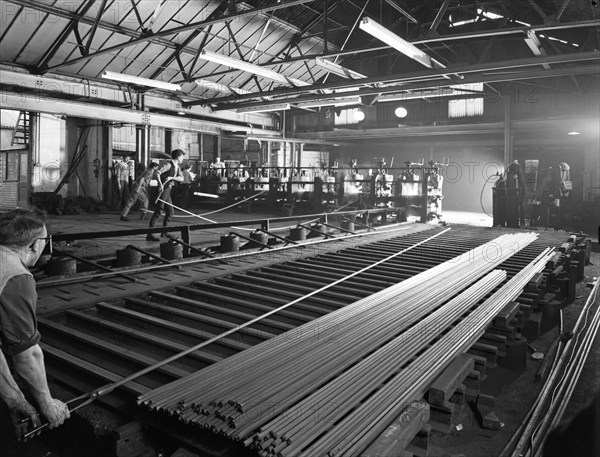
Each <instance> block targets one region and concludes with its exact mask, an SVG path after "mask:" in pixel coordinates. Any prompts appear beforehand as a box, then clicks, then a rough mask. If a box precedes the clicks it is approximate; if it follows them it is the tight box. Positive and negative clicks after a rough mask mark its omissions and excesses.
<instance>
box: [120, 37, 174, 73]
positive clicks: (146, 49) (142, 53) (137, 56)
mask: <svg viewBox="0 0 600 457" xmlns="http://www.w3.org/2000/svg"><path fill="white" fill-rule="evenodd" d="M163 50H164V48H163V47H162V46H158V45H155V44H152V43H151V42H146V43H140V44H138V45H135V46H132V48H131V51H130V48H125V49H122V50H121V51H120V52H119V54H118V55H117V57H116V58H115V60H114V61H113V62H111V63H110V65H109V68H108V69H109V70H112V71H118V72H120V73H127V74H129V75H135V76H141V74H142V72H143V71H144V70H145V69H146V68H147V67H148V65H151V64H152V63H153V61H154V59H156V57H157V56H158V55H160V54H161V53H162V52H163Z"/></svg>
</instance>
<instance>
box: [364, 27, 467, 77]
mask: <svg viewBox="0 0 600 457" xmlns="http://www.w3.org/2000/svg"><path fill="white" fill-rule="evenodd" d="M359 27H360V28H361V29H362V30H364V31H365V32H367V33H368V34H370V35H372V36H374V37H375V38H377V39H378V40H381V41H383V42H384V43H386V44H388V45H390V46H391V47H393V48H396V49H397V50H398V51H400V52H401V53H402V54H404V55H406V56H408V57H410V58H411V59H413V60H416V61H417V62H419V63H420V64H421V65H425V66H426V67H427V68H446V66H445V65H443V64H442V63H440V62H438V61H437V60H435V59H433V58H431V57H429V56H428V55H427V54H426V53H424V52H423V51H421V50H420V49H419V48H417V47H416V46H415V45H414V44H412V43H409V42H408V41H406V40H404V39H402V38H400V37H399V36H398V35H396V34H395V33H392V32H390V31H389V30H388V29H386V28H385V27H384V26H382V25H381V24H378V23H377V22H375V21H374V20H373V19H371V18H369V17H363V18H362V20H361V21H360V25H359ZM455 76H456V77H458V78H462V76H461V75H457V74H455ZM443 77H444V78H446V79H450V76H448V75H443Z"/></svg>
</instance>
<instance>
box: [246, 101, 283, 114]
mask: <svg viewBox="0 0 600 457" xmlns="http://www.w3.org/2000/svg"><path fill="white" fill-rule="evenodd" d="M288 109H290V104H289V103H279V104H275V105H262V106H247V107H245V108H238V109H237V110H236V112H238V113H268V112H270V111H285V110H288Z"/></svg>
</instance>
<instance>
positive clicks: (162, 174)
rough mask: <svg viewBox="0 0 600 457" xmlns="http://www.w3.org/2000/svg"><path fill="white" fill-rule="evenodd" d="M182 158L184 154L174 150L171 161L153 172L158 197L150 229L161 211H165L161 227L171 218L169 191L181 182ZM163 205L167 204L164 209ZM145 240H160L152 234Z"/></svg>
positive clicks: (171, 208) (171, 209)
mask: <svg viewBox="0 0 600 457" xmlns="http://www.w3.org/2000/svg"><path fill="white" fill-rule="evenodd" d="M184 156H185V152H183V151H182V150H181V149H175V150H174V151H173V152H171V160H170V161H168V162H167V163H166V164H165V165H163V166H162V167H160V168H159V169H158V170H154V177H155V178H156V179H157V180H158V186H159V187H158V190H159V195H158V198H157V199H156V208H155V209H154V214H152V218H151V219H150V227H154V226H155V225H156V221H157V220H158V218H159V217H160V215H161V212H162V210H163V209H164V210H165V217H164V219H163V227H166V226H167V225H168V224H169V221H170V220H171V218H172V217H173V213H174V211H173V206H172V201H171V190H172V189H173V186H174V185H175V183H176V182H178V183H181V182H183V174H182V173H181V168H180V165H181V162H183V157H184ZM165 203H166V204H167V206H166V207H165ZM146 240H148V241H160V238H158V237H157V236H156V235H154V234H152V233H149V234H148V236H147V237H146Z"/></svg>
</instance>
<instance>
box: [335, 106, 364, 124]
mask: <svg viewBox="0 0 600 457" xmlns="http://www.w3.org/2000/svg"><path fill="white" fill-rule="evenodd" d="M358 111H360V108H349V109H342V110H340V111H337V110H336V113H335V125H350V124H358V122H359V121H358V120H357V119H356V115H355V113H357V112H358ZM338 113H339V114H338Z"/></svg>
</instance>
